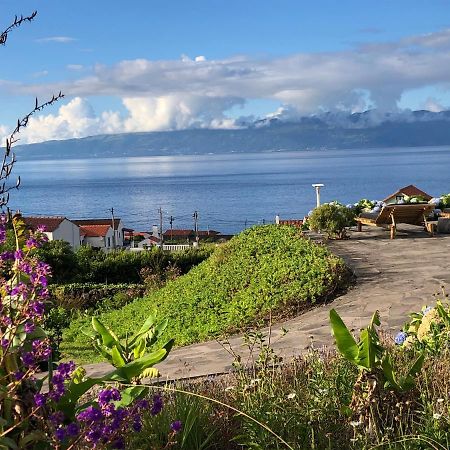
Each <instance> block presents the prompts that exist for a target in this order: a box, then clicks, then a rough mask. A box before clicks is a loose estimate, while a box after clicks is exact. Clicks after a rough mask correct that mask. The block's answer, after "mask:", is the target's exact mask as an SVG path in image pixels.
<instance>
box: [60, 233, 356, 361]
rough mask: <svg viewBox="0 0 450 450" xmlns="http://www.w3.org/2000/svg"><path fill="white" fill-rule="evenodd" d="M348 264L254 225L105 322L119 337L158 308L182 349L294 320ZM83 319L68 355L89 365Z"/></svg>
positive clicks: (331, 287) (332, 286) (68, 335)
mask: <svg viewBox="0 0 450 450" xmlns="http://www.w3.org/2000/svg"><path fill="white" fill-rule="evenodd" d="M347 273H348V272H347V269H346V267H345V264H344V262H343V261H342V260H341V259H340V258H338V257H336V256H334V255H332V254H331V253H330V252H329V251H328V250H327V249H326V248H325V247H324V246H320V245H317V244H314V243H313V242H311V241H309V240H308V239H306V238H303V237H302V236H301V232H300V231H299V230H297V229H295V228H292V227H289V226H275V225H267V226H260V227H254V228H251V229H248V230H246V231H244V232H243V233H241V234H239V235H238V236H235V237H234V238H233V239H232V240H231V241H229V242H228V243H226V244H224V245H222V246H220V247H218V248H217V250H216V251H215V253H214V254H213V255H212V256H211V257H210V258H209V259H208V260H206V261H204V262H203V263H201V264H200V265H198V266H197V267H195V268H194V269H192V270H191V271H190V272H189V273H188V274H187V275H184V276H181V277H179V278H177V279H175V280H174V281H171V282H168V283H167V284H166V286H165V287H164V288H162V289H160V290H158V291H156V292H155V293H154V294H152V295H150V296H148V297H147V298H144V299H141V300H136V301H134V302H133V303H131V304H129V305H127V306H125V307H124V308H122V309H121V310H118V311H113V312H111V313H108V314H102V315H101V316H100V320H101V321H102V322H103V323H105V324H106V325H108V326H111V325H112V326H114V327H116V330H117V332H118V333H119V335H121V336H124V335H125V334H126V333H131V332H133V331H136V325H135V324H136V322H139V321H140V320H142V319H143V318H144V317H145V315H146V314H147V313H148V311H149V309H151V308H153V307H155V306H157V307H158V314H159V316H160V317H161V318H168V319H169V325H168V327H167V333H168V335H170V336H171V337H174V338H175V343H176V345H186V344H190V343H192V342H199V341H203V340H207V339H212V338H214V337H218V336H221V335H223V334H224V333H230V332H237V331H242V330H243V329H245V328H246V327H249V326H252V325H255V324H257V323H261V321H264V319H265V318H267V317H268V315H269V312H270V311H273V314H274V316H275V317H276V316H278V317H280V316H288V315H294V314H296V313H298V312H299V311H300V310H302V309H304V308H306V307H308V306H311V305H313V304H314V303H316V302H319V301H324V300H326V299H329V298H330V297H331V296H333V295H334V293H335V292H336V290H338V289H340V288H342V287H343V286H344V285H345V283H346V282H347ZM87 326H88V323H87V321H86V320H78V321H74V322H72V323H71V326H70V328H69V329H68V330H66V332H65V333H64V339H63V343H62V348H64V352H65V353H66V354H67V355H68V356H70V357H75V358H77V359H82V360H84V361H89V360H91V358H94V357H95V354H94V353H93V352H92V351H91V350H90V349H89V347H88V345H87V341H86V339H85V338H84V337H83V336H82V335H81V333H80V329H81V328H87Z"/></svg>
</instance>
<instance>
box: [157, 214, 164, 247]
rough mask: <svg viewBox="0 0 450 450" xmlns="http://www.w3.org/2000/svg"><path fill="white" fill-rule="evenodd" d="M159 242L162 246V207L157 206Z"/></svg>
mask: <svg viewBox="0 0 450 450" xmlns="http://www.w3.org/2000/svg"><path fill="white" fill-rule="evenodd" d="M158 212H159V242H160V244H161V248H163V241H164V239H163V213H162V208H161V207H159V210H158Z"/></svg>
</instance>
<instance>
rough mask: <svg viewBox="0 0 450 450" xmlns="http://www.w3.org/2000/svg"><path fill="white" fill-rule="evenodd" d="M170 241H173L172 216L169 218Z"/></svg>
mask: <svg viewBox="0 0 450 450" xmlns="http://www.w3.org/2000/svg"><path fill="white" fill-rule="evenodd" d="M169 223H170V240H171V241H173V216H170V220H169Z"/></svg>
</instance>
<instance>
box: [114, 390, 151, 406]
mask: <svg viewBox="0 0 450 450" xmlns="http://www.w3.org/2000/svg"><path fill="white" fill-rule="evenodd" d="M148 390H149V388H148V387H145V386H132V387H129V388H127V389H124V390H123V391H122V392H121V393H120V395H121V397H122V398H121V399H120V400H119V401H117V402H114V404H115V406H116V408H120V407H126V406H129V405H131V404H132V403H133V402H134V401H135V400H137V399H139V398H142V397H143V396H144V395H145V394H146V393H147V392H148Z"/></svg>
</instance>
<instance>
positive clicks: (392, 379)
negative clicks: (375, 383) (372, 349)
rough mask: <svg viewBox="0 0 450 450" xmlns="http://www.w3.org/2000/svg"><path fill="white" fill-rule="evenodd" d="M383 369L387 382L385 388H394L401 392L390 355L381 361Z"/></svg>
mask: <svg viewBox="0 0 450 450" xmlns="http://www.w3.org/2000/svg"><path fill="white" fill-rule="evenodd" d="M381 368H382V369H383V375H384V377H385V378H386V380H387V381H386V386H385V387H392V388H393V389H395V390H396V391H400V390H401V388H400V386H399V384H398V382H397V379H396V376H395V372H394V368H393V366H392V358H391V357H390V356H389V355H387V356H386V357H385V358H383V360H382V361H381Z"/></svg>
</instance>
